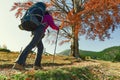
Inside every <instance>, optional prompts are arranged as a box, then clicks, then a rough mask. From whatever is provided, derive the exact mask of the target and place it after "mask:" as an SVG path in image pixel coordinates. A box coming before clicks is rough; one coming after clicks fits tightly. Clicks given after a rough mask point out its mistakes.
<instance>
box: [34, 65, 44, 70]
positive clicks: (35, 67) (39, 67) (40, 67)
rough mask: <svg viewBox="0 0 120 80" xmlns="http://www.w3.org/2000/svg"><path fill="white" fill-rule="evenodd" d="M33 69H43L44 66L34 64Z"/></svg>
mask: <svg viewBox="0 0 120 80" xmlns="http://www.w3.org/2000/svg"><path fill="white" fill-rule="evenodd" d="M33 69H34V70H42V69H43V67H42V66H33Z"/></svg>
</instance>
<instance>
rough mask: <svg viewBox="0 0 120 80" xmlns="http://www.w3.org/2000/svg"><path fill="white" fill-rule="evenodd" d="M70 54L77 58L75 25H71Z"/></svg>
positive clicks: (77, 48) (77, 47)
mask: <svg viewBox="0 0 120 80" xmlns="http://www.w3.org/2000/svg"><path fill="white" fill-rule="evenodd" d="M70 55H71V56H73V57H76V58H79V44H78V35H76V34H75V27H74V26H73V27H72V39H71V52H70Z"/></svg>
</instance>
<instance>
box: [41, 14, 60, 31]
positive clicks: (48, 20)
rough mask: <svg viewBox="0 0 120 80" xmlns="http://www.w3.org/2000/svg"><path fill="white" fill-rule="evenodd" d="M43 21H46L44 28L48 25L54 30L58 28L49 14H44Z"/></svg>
mask: <svg viewBox="0 0 120 80" xmlns="http://www.w3.org/2000/svg"><path fill="white" fill-rule="evenodd" d="M43 23H46V26H45V30H44V31H46V29H47V28H48V26H50V27H51V28H52V29H54V30H59V27H58V26H56V25H55V23H54V21H53V18H52V16H51V15H44V18H43Z"/></svg>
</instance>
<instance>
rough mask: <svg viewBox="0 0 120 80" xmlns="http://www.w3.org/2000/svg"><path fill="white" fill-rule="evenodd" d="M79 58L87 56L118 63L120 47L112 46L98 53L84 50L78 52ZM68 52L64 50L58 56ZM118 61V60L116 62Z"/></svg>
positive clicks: (68, 51)
mask: <svg viewBox="0 0 120 80" xmlns="http://www.w3.org/2000/svg"><path fill="white" fill-rule="evenodd" d="M79 52H80V56H81V57H82V58H83V57H87V56H89V57H90V58H92V59H100V60H108V61H114V60H117V61H120V59H119V57H120V46H114V47H110V48H106V49H104V50H103V51H100V52H94V51H85V50H79ZM69 53H70V50H65V51H62V52H60V53H59V55H69ZM118 59H119V60H118Z"/></svg>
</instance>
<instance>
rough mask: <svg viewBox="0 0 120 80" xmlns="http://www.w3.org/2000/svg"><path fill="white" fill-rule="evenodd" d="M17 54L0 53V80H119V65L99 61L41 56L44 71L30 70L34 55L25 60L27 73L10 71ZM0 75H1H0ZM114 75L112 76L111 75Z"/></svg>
mask: <svg viewBox="0 0 120 80" xmlns="http://www.w3.org/2000/svg"><path fill="white" fill-rule="evenodd" d="M18 55H19V54H18V52H11V53H6V52H0V70H1V72H0V80H119V79H120V76H119V75H117V74H118V72H120V69H119V68H120V66H119V65H120V63H113V62H108V61H101V60H92V59H90V60H88V61H81V62H78V61H77V60H76V59H75V58H73V57H68V56H56V57H55V62H54V63H53V56H52V55H50V56H45V55H43V59H42V65H43V67H44V68H45V70H37V71H36V70H32V69H31V68H32V64H33V62H34V58H35V54H32V55H31V54H30V55H29V56H28V58H27V63H28V64H27V66H26V67H27V68H30V69H29V70H28V71H16V70H15V71H14V70H11V68H12V66H13V63H14V61H15V60H16V58H17V56H18ZM1 73H2V74H1ZM112 73H114V75H113V74H112Z"/></svg>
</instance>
